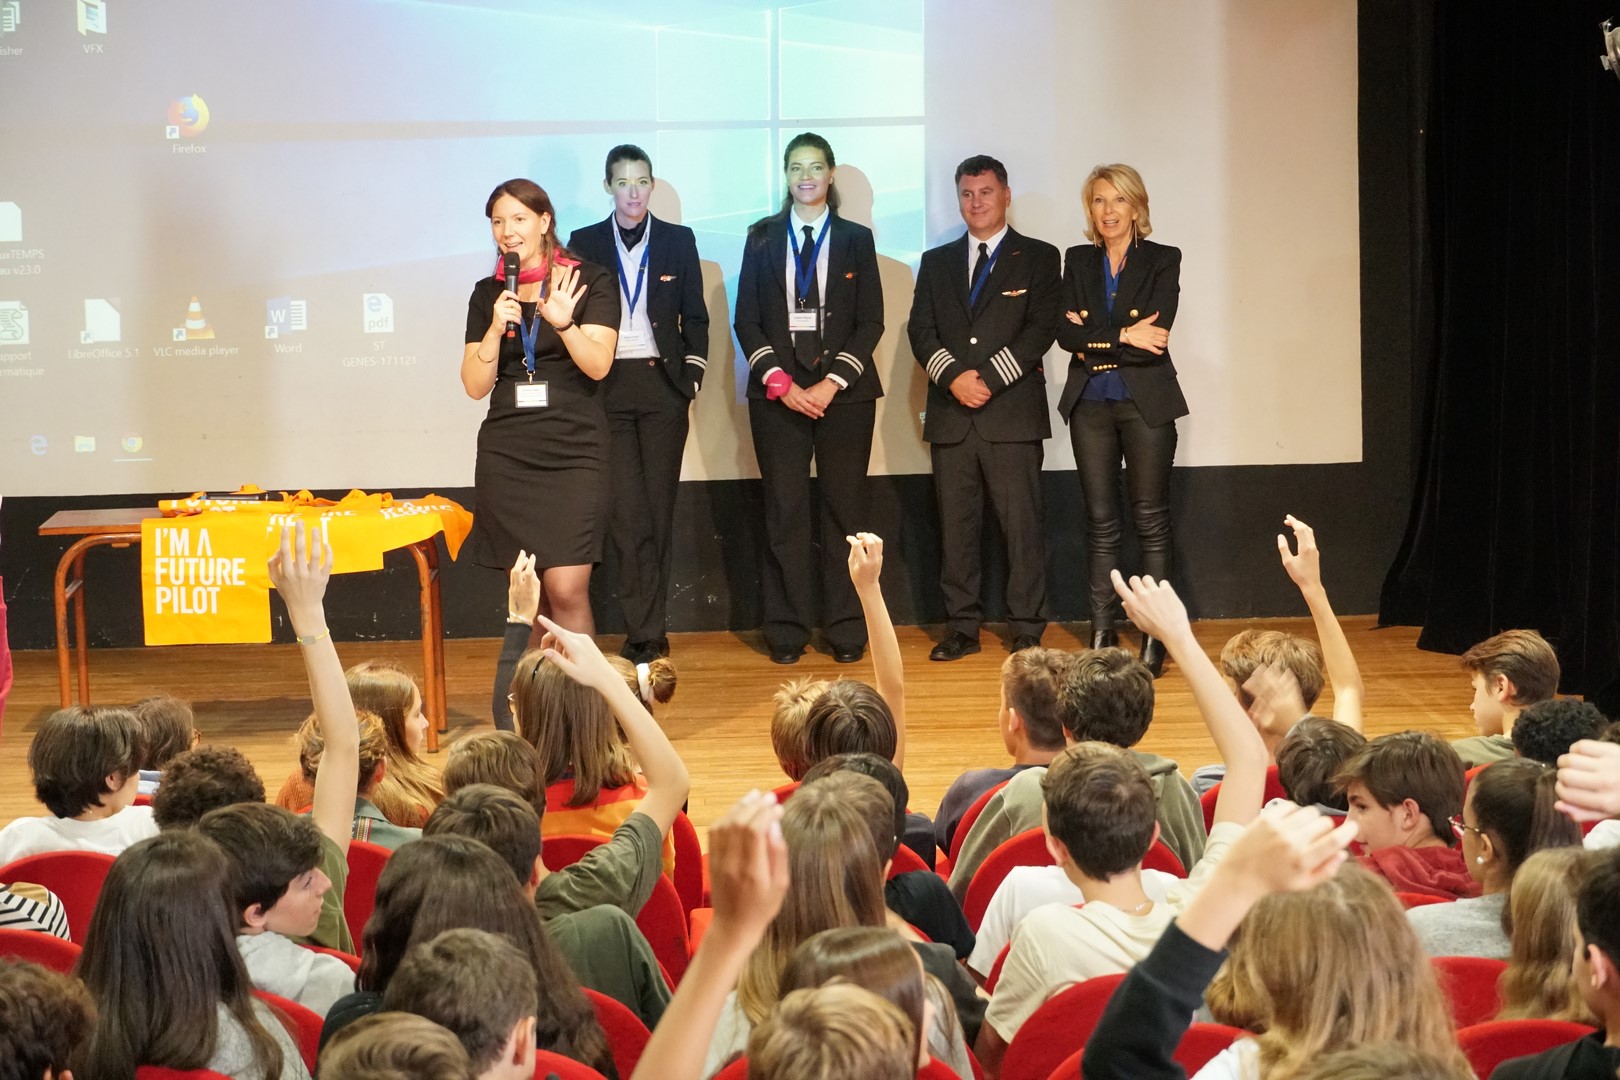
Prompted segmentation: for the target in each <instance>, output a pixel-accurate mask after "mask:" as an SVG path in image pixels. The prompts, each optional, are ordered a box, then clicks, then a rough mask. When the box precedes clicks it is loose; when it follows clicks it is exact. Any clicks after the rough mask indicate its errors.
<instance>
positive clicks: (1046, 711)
mask: <svg viewBox="0 0 1620 1080" xmlns="http://www.w3.org/2000/svg"><path fill="white" fill-rule="evenodd" d="M1071 659H1072V658H1071V657H1070V655H1069V654H1068V653H1066V652H1063V651H1062V650H1061V649H1046V648H1042V647H1040V646H1036V647H1035V648H1033V649H1020V650H1019V651H1018V652H1015V653H1013V654H1012V655H1011V656H1009V657H1007V659H1006V660H1004V661H1002V664H1001V704H1000V706H999V707H998V708H997V710H996V728H997V730H999V731H1000V732H1001V744H1002V746H1004V747H1006V750H1007V753H1008V754H1009V755H1011V757H1012V759H1013V760H1012V764H1011V765H1009V766H1007V767H1005V768H986V769H969V770H968V771H967V772H965V773H963V774H962V775H961V776H958V777H957V778H956V779H955V780H953V781H952V782H951V786H950V787H949V788H948V789H947V790H946V792H945V797H944V798H943V799H941V800H940V801H939V812H938V813H936V814H935V815H934V838H935V840H936V842H937V843H938V844H939V850H941V851H944V852H949V851H950V850H951V841H952V839H953V838H954V837H955V836H956V826H957V825H958V824H959V823H960V822H961V820H962V815H963V814H965V813H967V812H968V809H969V808H970V807H971V806H972V805H973V804H974V803H976V802H978V801H979V798H980V797H981V796H982V795H983V794H984V793H985V792H986V791H989V790H990V789H991V788H993V787H995V786H996V785H997V784H1002V783H1006V782H1007V781H1008V780H1011V779H1012V778H1013V777H1015V776H1017V775H1018V774H1019V773H1021V772H1023V771H1024V770H1025V769H1029V768H1033V767H1034V766H1036V765H1050V764H1051V763H1052V759H1053V758H1054V757H1056V756H1057V755H1058V754H1059V753H1060V752H1061V751H1062V750H1063V715H1062V707H1061V705H1060V703H1059V701H1058V695H1059V692H1060V691H1061V689H1062V686H1063V676H1064V673H1065V671H1066V670H1067V669H1068V666H1069V663H1070V662H1071Z"/></svg>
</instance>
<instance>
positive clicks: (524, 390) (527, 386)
mask: <svg viewBox="0 0 1620 1080" xmlns="http://www.w3.org/2000/svg"><path fill="white" fill-rule="evenodd" d="M548 387H549V384H547V383H544V382H520V383H518V384H517V387H516V389H517V407H518V408H520V409H543V408H545V407H546V406H547V405H548V404H549V403H550V390H549V388H548Z"/></svg>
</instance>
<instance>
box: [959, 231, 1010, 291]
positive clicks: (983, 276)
mask: <svg viewBox="0 0 1620 1080" xmlns="http://www.w3.org/2000/svg"><path fill="white" fill-rule="evenodd" d="M1006 242H1007V238H1006V237H1005V236H1003V237H1002V238H1001V244H1005V243H1006ZM1001 244H997V245H996V250H994V251H992V252H991V253H990V254H989V256H988V257H987V259H986V261H985V264H984V269H983V270H982V271H979V268H978V267H977V266H975V267H974V268H973V269H974V270H976V271H979V274H978V277H979V280H978V281H976V282H974V283H973V291H972V292H970V293H968V307H973V306H974V305H975V304H977V303H978V302H979V294H980V293H982V292H983V291H984V283H985V282H987V281H989V280H990V271H992V270H994V269H995V268H996V260H997V259H999V258H1001Z"/></svg>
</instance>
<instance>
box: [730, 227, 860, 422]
mask: <svg viewBox="0 0 1620 1080" xmlns="http://www.w3.org/2000/svg"><path fill="white" fill-rule="evenodd" d="M831 213H832V225H831V227H830V228H829V229H828V230H827V239H826V241H825V242H826V244H827V245H828V258H827V277H828V278H830V279H831V280H829V281H823V282H821V283H820V287H821V300H822V305H821V306H822V324H821V345H822V350H821V362H820V363H819V364H817V365H815V366H814V367H811V366H807V365H805V364H803V363H801V362H799V361H798V360H797V359H796V358H795V357H794V352H793V335H792V334H791V333H790V332H789V330H788V311H789V310H790V308H791V307H792V306H793V303H794V301H793V300H792V299H790V298H789V296H788V286H787V260H788V236H787V219H786V218H784V217H783V216H781V215H778V216H776V217H773V218H771V219H769V220H768V221H767V222H766V223H765V224H764V225H763V226H762V227H760V228H758V229H755V230H751V231H750V232H749V235H748V242H747V244H746V245H745V246H744V248H743V261H742V270H741V271H740V272H739V274H738V278H737V314H736V317H735V318H734V319H733V320H732V326H733V328H734V329H735V330H736V331H737V342H738V344H740V345H741V346H742V351H743V355H744V356H746V357H747V358H748V399H749V400H750V401H763V400H765V383H764V378H765V375H766V374H767V373H768V372H769V371H770V370H771V369H772V368H775V367H779V368H781V369H782V370H783V371H785V372H787V373H788V374H789V375H790V376H792V378H793V381H794V382H796V383H798V384H799V385H800V386H814V385H815V384H816V383H818V382H820V381H821V380H822V379H824V378H826V377H828V376H830V375H836V376H838V377H839V378H840V379H842V380H844V383H845V385H846V388H845V389H843V390H840V391H839V392H838V393H837V395H835V396H834V397H833V399H832V407H837V406H838V405H843V404H848V403H850V402H855V401H875V400H876V399H878V398H880V397H882V396H883V383H882V381H881V380H880V379H879V378H878V373H877V367H876V365H875V364H874V363H873V362H872V351H873V350H874V349H876V348H877V343H878V339H879V338H881V337H882V336H883V285H882V282H881V281H879V280H878V263H877V247H876V245H875V244H874V243H873V241H872V230H871V229H868V228H867V227H866V226H865V225H859V224H857V223H855V222H853V221H848V220H846V219H844V218H841V217H839V216H838V212H837V211H836V210H834V211H831ZM784 407H785V406H784Z"/></svg>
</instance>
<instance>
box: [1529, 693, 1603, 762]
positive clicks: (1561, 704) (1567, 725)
mask: <svg viewBox="0 0 1620 1080" xmlns="http://www.w3.org/2000/svg"><path fill="white" fill-rule="evenodd" d="M1608 727H1609V718H1608V717H1606V716H1604V715H1603V714H1602V713H1601V712H1599V711H1598V707H1597V706H1596V705H1593V704H1592V703H1591V702H1590V701H1572V700H1570V699H1567V698H1553V699H1551V700H1549V701H1538V702H1536V703H1535V704H1534V705H1531V706H1528V707H1527V708H1525V709H1524V710H1522V711H1521V712H1520V713H1519V719H1518V720H1517V721H1516V722H1515V723H1514V725H1513V733H1512V735H1511V736H1510V738H1511V740H1512V742H1513V750H1514V752H1515V753H1516V754H1518V755H1519V756H1520V757H1521V758H1527V759H1528V760H1530V761H1539V762H1541V764H1543V765H1557V764H1558V759H1559V758H1561V757H1563V756H1564V755H1565V754H1567V753H1569V748H1570V747H1571V746H1574V745H1575V744H1576V743H1578V742H1580V741H1581V740H1582V739H1600V738H1602V737H1603V733H1604V732H1605V731H1606V730H1608Z"/></svg>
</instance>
